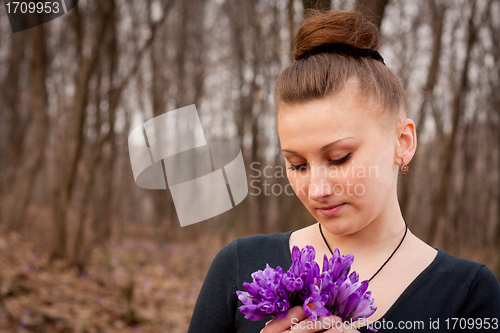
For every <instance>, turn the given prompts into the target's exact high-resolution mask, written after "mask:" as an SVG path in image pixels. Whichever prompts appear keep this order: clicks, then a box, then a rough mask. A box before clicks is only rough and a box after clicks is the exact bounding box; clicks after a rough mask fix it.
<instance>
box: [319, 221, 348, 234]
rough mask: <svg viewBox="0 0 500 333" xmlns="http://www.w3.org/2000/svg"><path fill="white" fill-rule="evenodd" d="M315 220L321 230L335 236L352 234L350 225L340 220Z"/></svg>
mask: <svg viewBox="0 0 500 333" xmlns="http://www.w3.org/2000/svg"><path fill="white" fill-rule="evenodd" d="M317 220H318V222H320V223H321V226H322V227H323V230H326V231H328V232H329V233H331V234H333V235H336V236H343V235H349V234H351V233H353V232H354V229H353V228H352V225H350V224H349V223H348V222H346V221H345V220H344V219H342V218H337V219H325V218H324V217H323V218H318V219H317Z"/></svg>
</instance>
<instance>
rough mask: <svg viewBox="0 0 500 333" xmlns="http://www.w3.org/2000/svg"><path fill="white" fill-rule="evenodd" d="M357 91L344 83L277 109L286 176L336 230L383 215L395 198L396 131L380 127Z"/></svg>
mask: <svg viewBox="0 0 500 333" xmlns="http://www.w3.org/2000/svg"><path fill="white" fill-rule="evenodd" d="M357 91H358V89H357V86H356V85H353V84H351V85H346V88H345V89H344V90H343V91H342V92H340V93H338V94H336V95H335V96H333V97H327V98H324V99H319V100H315V101H311V102H307V103H304V104H295V105H283V106H282V107H280V109H279V121H278V134H279V137H280V142H281V148H282V153H283V155H284V157H285V161H286V166H287V176H288V180H289V182H290V184H291V186H292V188H293V190H294V192H295V193H296V195H297V196H298V197H299V199H300V200H301V201H302V203H303V204H304V205H305V207H306V208H307V209H308V210H309V212H310V213H311V214H312V215H313V216H314V217H315V218H316V220H318V221H319V222H321V224H322V225H323V226H324V227H325V228H326V229H327V230H328V231H329V232H331V233H333V234H336V235H346V234H351V233H354V232H357V231H359V230H361V229H362V228H364V227H365V226H366V225H368V224H369V223H370V222H372V221H374V220H375V219H377V218H383V215H384V214H387V211H388V207H389V206H390V204H392V203H394V200H396V201H397V198H396V182H397V172H398V167H399V166H398V164H401V157H397V156H396V152H397V149H398V147H399V144H398V137H397V135H396V130H395V131H394V134H389V133H388V132H387V131H385V130H384V128H383V127H382V125H381V123H380V120H379V119H378V116H377V114H379V112H378V109H377V106H376V105H373V103H369V102H368V101H367V99H364V98H359V96H358V93H357ZM405 162H407V161H405ZM341 204H343V206H341V208H340V209H338V208H337V209H330V210H322V209H321V208H325V207H332V206H337V205H341Z"/></svg>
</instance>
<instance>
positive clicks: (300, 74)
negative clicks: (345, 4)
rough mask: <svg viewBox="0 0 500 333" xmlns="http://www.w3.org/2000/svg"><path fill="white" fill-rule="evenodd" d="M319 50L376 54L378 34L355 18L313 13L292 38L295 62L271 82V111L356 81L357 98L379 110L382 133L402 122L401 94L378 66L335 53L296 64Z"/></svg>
mask: <svg viewBox="0 0 500 333" xmlns="http://www.w3.org/2000/svg"><path fill="white" fill-rule="evenodd" d="M325 44H346V45H349V46H353V47H357V48H362V49H374V50H377V49H378V47H379V41H378V29H377V27H376V26H375V25H374V24H373V23H371V22H369V21H368V20H366V19H365V18H364V17H363V15H362V14H361V13H357V12H347V11H332V12H326V13H321V12H318V11H313V12H312V15H311V16H309V17H307V18H306V19H305V20H304V22H303V23H302V25H301V26H300V28H299V30H298V31H297V35H296V36H295V41H294V48H295V53H294V58H295V61H294V62H292V63H291V64H289V65H288V66H286V67H285V68H284V69H283V70H282V71H281V73H280V74H279V76H278V78H277V81H276V85H275V90H274V100H275V103H276V110H279V108H280V106H281V105H283V104H296V103H305V102H309V101H311V100H315V99H320V98H323V97H326V96H329V95H334V94H335V93H337V92H339V91H341V90H342V89H343V88H344V86H345V84H346V82H347V81H349V80H351V79H357V82H358V88H359V91H360V93H361V95H362V97H367V98H374V99H375V101H376V102H378V103H379V105H380V106H381V107H382V110H383V113H382V114H380V116H381V117H387V118H388V119H389V120H388V121H381V123H382V125H383V126H384V127H385V128H386V129H387V130H388V131H392V130H393V129H394V126H393V125H394V124H395V121H396V120H397V119H404V118H406V117H407V116H408V106H407V101H406V96H405V92H404V89H403V87H402V85H401V83H400V81H399V80H398V78H397V77H396V76H395V75H394V73H393V72H392V71H391V70H390V69H389V68H387V67H386V66H385V65H384V64H383V63H382V62H380V61H377V60H374V59H371V58H367V57H357V58H354V57H350V56H345V55H340V54H336V53H319V54H315V55H311V56H309V57H306V58H304V59H300V57H301V56H303V55H304V54H305V53H307V52H309V51H310V50H312V49H314V48H316V47H318V46H321V45H325ZM298 59H300V60H298ZM278 115H279V113H277V119H276V120H278Z"/></svg>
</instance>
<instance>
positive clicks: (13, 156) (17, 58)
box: [0, 33, 29, 193]
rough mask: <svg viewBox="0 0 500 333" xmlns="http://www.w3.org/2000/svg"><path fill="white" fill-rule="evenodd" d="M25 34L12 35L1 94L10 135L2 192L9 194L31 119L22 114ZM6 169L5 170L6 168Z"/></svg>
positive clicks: (6, 128)
mask: <svg viewBox="0 0 500 333" xmlns="http://www.w3.org/2000/svg"><path fill="white" fill-rule="evenodd" d="M25 36H26V35H25V34H23V33H20V34H12V41H11V47H10V54H9V59H8V64H9V66H8V70H7V75H6V76H5V79H4V81H3V82H2V86H1V91H0V94H2V98H3V100H4V104H3V107H2V111H3V112H5V116H6V120H7V124H8V125H7V126H6V127H5V130H6V131H7V132H8V133H9V134H8V144H7V145H6V146H5V151H4V154H5V155H4V156H6V157H7V158H6V159H5V160H3V161H1V162H3V163H5V165H3V164H2V165H0V167H2V170H4V172H5V174H3V175H2V176H1V185H2V190H3V191H4V192H6V193H8V192H9V188H10V185H11V184H10V182H11V179H12V178H13V175H14V173H15V170H16V165H17V164H18V162H19V156H20V155H21V151H22V145H23V141H24V139H25V135H24V134H25V133H26V128H27V125H28V123H29V117H23V115H22V114H21V112H20V105H21V103H20V98H19V97H20V92H19V91H20V86H19V85H20V82H19V79H20V77H21V64H22V63H23V61H24V59H25V56H24V48H25ZM4 167H5V168H4Z"/></svg>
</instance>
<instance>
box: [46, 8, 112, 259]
mask: <svg viewBox="0 0 500 333" xmlns="http://www.w3.org/2000/svg"><path fill="white" fill-rule="evenodd" d="M110 11H111V4H110V1H104V2H99V9H97V12H98V13H100V17H99V19H98V22H97V27H96V30H95V33H94V35H93V36H92V40H91V51H90V52H91V53H90V55H89V56H88V57H84V56H83V53H82V52H83V47H82V46H81V43H82V42H83V31H82V29H83V27H82V24H81V23H77V24H78V27H77V29H76V31H77V35H78V36H79V38H82V39H81V40H78V41H77V42H78V45H79V46H78V51H79V58H80V59H81V62H80V64H81V65H80V67H79V71H78V72H77V75H76V77H75V87H76V88H75V99H74V105H73V112H72V115H73V118H72V123H71V124H70V131H69V133H68V139H67V140H66V142H65V143H64V144H63V149H62V153H63V154H64V157H63V159H62V161H63V162H62V163H61V165H60V167H61V170H60V172H59V182H58V185H59V191H57V192H56V193H55V194H54V199H55V200H54V204H55V207H54V229H55V232H54V237H55V239H54V241H53V250H52V253H51V259H55V258H62V259H66V258H67V254H68V253H67V247H66V246H67V235H66V233H67V231H66V229H67V226H66V220H67V216H66V215H67V210H68V207H69V205H70V203H71V197H72V194H73V185H74V182H75V176H76V169H77V165H78V161H79V159H80V157H81V154H82V149H83V138H84V137H83V127H84V126H83V125H84V119H85V108H86V106H87V96H88V91H89V81H90V76H91V74H92V72H93V70H94V68H95V65H96V63H97V56H98V54H99V50H100V46H101V45H102V41H103V38H104V31H105V28H106V24H107V21H108V17H109V15H110ZM71 12H72V13H73V14H74V15H75V19H76V20H77V22H80V21H81V20H80V17H79V15H80V14H79V13H78V7H75V8H74V9H73V10H72V11H71Z"/></svg>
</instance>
